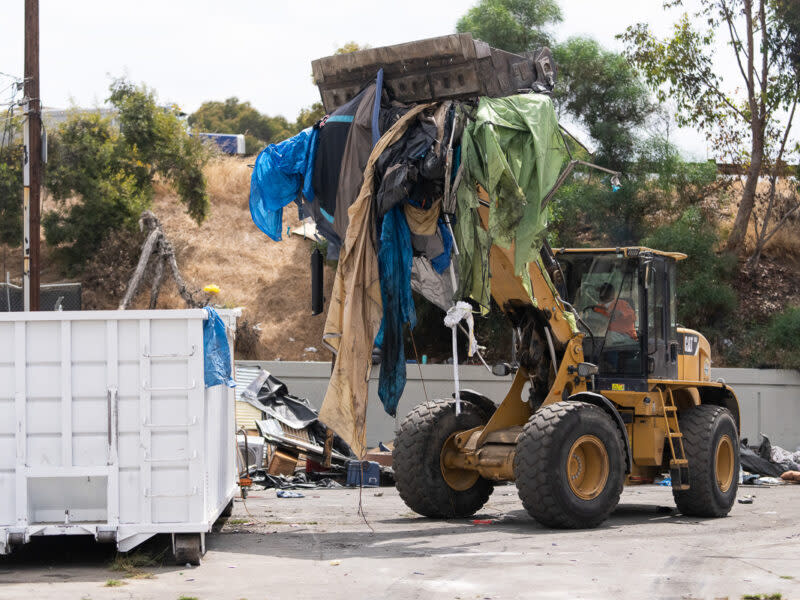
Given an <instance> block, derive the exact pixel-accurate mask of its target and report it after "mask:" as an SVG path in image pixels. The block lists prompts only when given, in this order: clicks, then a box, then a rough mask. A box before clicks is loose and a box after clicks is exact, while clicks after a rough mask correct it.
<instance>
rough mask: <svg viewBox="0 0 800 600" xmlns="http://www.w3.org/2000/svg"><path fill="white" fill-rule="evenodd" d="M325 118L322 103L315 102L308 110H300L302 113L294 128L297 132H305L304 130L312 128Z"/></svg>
mask: <svg viewBox="0 0 800 600" xmlns="http://www.w3.org/2000/svg"><path fill="white" fill-rule="evenodd" d="M324 116H325V109H324V108H323V106H322V102H314V104H312V105H311V106H309V107H308V108H301V109H300V113H299V114H298V115H297V121H295V124H294V128H295V130H297V131H303V129H306V128H307V127H311V126H312V125H313V124H314V123H316V122H317V121H319V120H320V119H321V118H322V117H324Z"/></svg>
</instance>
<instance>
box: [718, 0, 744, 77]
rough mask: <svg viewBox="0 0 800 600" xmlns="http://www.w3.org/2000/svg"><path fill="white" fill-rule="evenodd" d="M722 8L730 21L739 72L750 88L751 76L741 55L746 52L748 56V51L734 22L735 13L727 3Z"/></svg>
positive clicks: (729, 26)
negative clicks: (746, 70) (733, 13)
mask: <svg viewBox="0 0 800 600" xmlns="http://www.w3.org/2000/svg"><path fill="white" fill-rule="evenodd" d="M722 10H723V11H724V18H725V21H726V22H727V23H728V32H729V34H730V36H731V43H732V44H733V48H734V50H735V51H736V62H737V63H738V64H739V72H740V73H741V74H742V77H743V78H744V82H745V85H747V89H748V90H749V89H750V85H751V82H750V78H749V77H748V76H747V73H745V71H744V65H742V59H741V56H739V54H740V53H741V52H744V54H745V56H747V51H746V50H745V49H744V45H743V44H742V40H741V38H740V37H739V33H738V32H737V31H736V25H734V23H733V15H732V14H731V12H730V9H729V8H728V6H727V5H724V6H723V8H722Z"/></svg>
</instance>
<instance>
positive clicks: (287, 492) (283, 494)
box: [275, 490, 305, 498]
mask: <svg viewBox="0 0 800 600" xmlns="http://www.w3.org/2000/svg"><path fill="white" fill-rule="evenodd" d="M275 495H276V496H277V497H278V498H305V496H304V495H303V494H301V493H300V492H292V491H290V490H275Z"/></svg>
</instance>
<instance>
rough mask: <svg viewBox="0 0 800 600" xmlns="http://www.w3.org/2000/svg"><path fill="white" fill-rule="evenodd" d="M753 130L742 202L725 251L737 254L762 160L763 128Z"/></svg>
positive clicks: (743, 239) (754, 193)
mask: <svg viewBox="0 0 800 600" xmlns="http://www.w3.org/2000/svg"><path fill="white" fill-rule="evenodd" d="M753 129H754V132H753V148H752V152H751V155H750V166H749V167H748V169H747V179H746V181H745V184H744V190H742V200H741V202H740V203H739V210H738V211H737V212H736V220H735V221H734V222H733V229H732V230H731V235H730V237H728V243H727V249H728V250H730V251H731V252H735V253H737V254H740V253H741V252H742V251H743V250H744V242H745V239H746V237H747V227H748V224H749V223H750V215H751V214H752V212H753V206H755V203H756V187H757V186H758V177H759V175H761V164H762V162H763V159H764V128H763V126H760V124H754V126H753Z"/></svg>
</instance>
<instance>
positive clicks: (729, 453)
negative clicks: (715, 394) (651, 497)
mask: <svg viewBox="0 0 800 600" xmlns="http://www.w3.org/2000/svg"><path fill="white" fill-rule="evenodd" d="M678 425H679V426H680V429H681V433H682V434H683V447H684V450H685V452H686V458H687V459H689V489H688V490H678V489H676V488H673V489H672V495H673V497H674V498H675V504H676V505H677V506H678V510H679V511H681V513H683V514H684V515H686V516H691V517H724V516H726V515H727V514H728V513H729V512H730V510H731V507H732V506H733V503H734V501H735V500H736V492H737V490H738V488H739V436H738V434H737V432H736V422H735V421H734V420H733V416H732V415H731V413H730V411H729V410H728V409H727V408H722V407H721V406H713V405H710V404H702V405H700V406H695V407H694V408H690V409H688V410H685V411H681V412H679V413H678Z"/></svg>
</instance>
